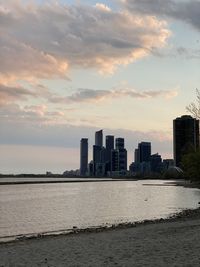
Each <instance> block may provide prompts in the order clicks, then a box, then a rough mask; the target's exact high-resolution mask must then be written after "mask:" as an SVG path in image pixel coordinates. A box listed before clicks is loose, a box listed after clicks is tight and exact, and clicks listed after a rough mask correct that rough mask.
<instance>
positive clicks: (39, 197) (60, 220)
mask: <svg viewBox="0 0 200 267" xmlns="http://www.w3.org/2000/svg"><path fill="white" fill-rule="evenodd" d="M147 183H148V184H150V185H151V186H149V185H143V184H144V182H143V181H123V182H96V183H67V184H32V185H28V184H25V185H1V186H0V214H1V217H0V237H3V236H11V235H18V234H30V233H39V232H48V231H59V230H61V229H71V228H73V226H77V227H79V228H85V227H88V226H98V225H103V224H105V223H108V224H113V223H119V222H128V221H130V222H133V221H140V220H144V219H154V218H161V217H167V216H169V215H170V214H172V213H174V212H177V211H178V210H180V209H185V208H196V207H197V206H198V202H199V198H200V190H198V189H188V188H183V187H180V186H178V187H176V186H158V181H148V182H147ZM147 183H146V182H145V184H147ZM159 183H160V184H161V185H162V184H163V183H164V182H163V181H159ZM153 184H157V185H155V186H154V185H153Z"/></svg>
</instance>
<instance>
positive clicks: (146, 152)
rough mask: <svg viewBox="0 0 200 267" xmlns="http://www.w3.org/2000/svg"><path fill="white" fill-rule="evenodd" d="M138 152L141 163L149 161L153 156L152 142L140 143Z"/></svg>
mask: <svg viewBox="0 0 200 267" xmlns="http://www.w3.org/2000/svg"><path fill="white" fill-rule="evenodd" d="M138 150H139V151H138V153H139V160H140V163H142V162H149V160H150V156H151V143H150V142H141V143H139V144H138Z"/></svg>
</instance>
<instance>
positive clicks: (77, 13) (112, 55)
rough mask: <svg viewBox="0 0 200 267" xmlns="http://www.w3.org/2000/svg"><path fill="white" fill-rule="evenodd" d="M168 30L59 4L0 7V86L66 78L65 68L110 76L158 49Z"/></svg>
mask: <svg viewBox="0 0 200 267" xmlns="http://www.w3.org/2000/svg"><path fill="white" fill-rule="evenodd" d="M169 35H170V32H169V30H168V28H167V24H166V22H165V21H163V20H158V19H156V18H155V17H152V16H139V15H137V14H135V13H134V12H128V11H123V10H122V11H113V10H111V9H110V8H108V7H107V6H105V5H103V4H101V3H98V4H96V6H88V5H80V4H79V5H74V6H68V5H66V4H61V3H60V2H50V3H49V2H47V3H46V4H44V3H43V4H36V3H34V2H31V3H28V4H26V2H25V1H22V0H21V1H20V0H7V1H2V0H1V1H0V59H1V65H0V82H4V83H5V81H9V80H17V79H26V80H31V79H38V78H55V77H61V78H67V74H68V70H69V69H70V68H77V67H78V68H96V69H98V70H99V71H101V72H107V73H112V72H113V71H114V70H115V68H116V67H117V66H119V65H126V64H130V63H131V62H134V61H135V60H137V59H139V58H142V57H144V56H146V55H149V54H150V53H151V50H152V49H153V48H155V47H158V48H160V47H163V46H165V44H166V41H167V39H168V37H169Z"/></svg>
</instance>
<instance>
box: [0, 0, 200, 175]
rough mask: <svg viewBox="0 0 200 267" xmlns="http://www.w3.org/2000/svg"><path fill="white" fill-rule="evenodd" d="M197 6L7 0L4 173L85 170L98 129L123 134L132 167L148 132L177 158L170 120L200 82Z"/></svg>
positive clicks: (1, 119) (1, 111)
mask: <svg viewBox="0 0 200 267" xmlns="http://www.w3.org/2000/svg"><path fill="white" fill-rule="evenodd" d="M158 7H159V8H158ZM199 10H200V2H199V1H196V0H192V1H189V0H184V1H183V0H176V1H175V0H171V1H159V0H155V1H148V0H144V1H137V0H125V1H117V0H116V1H106V0H102V1H93V0H86V1H71V0H60V1H43V0H37V1H20V0H19V1H18V0H7V1H1V0H0V19H1V21H2V23H1V25H0V34H1V38H0V59H1V67H0V124H1V128H0V172H2V173H23V172H34V173H45V172H46V171H47V170H49V171H52V172H54V173H62V172H64V171H65V170H66V169H68V170H69V169H78V168H79V154H80V153H79V144H80V139H81V138H82V137H84V136H87V137H88V138H89V140H91V141H89V142H91V143H89V145H90V144H92V143H93V140H94V136H93V133H94V132H96V131H97V130H98V129H104V133H105V135H109V133H112V134H113V135H114V136H122V137H124V138H125V140H126V148H127V150H128V151H129V154H128V165H129V164H130V162H132V161H133V152H132V151H133V150H134V148H136V147H137V144H138V143H139V142H141V140H148V141H149V142H151V143H152V148H153V149H154V150H153V151H152V153H156V152H158V151H159V153H160V154H161V155H162V158H172V157H173V156H172V155H173V144H172V141H173V124H172V121H173V119H174V118H176V117H178V116H181V115H183V114H187V112H186V110H185V107H186V106H187V105H188V104H189V103H190V102H191V101H193V100H194V99H195V88H198V86H199V84H200V76H199V71H198V70H199V59H200V53H199V51H200V49H199V45H200V23H199V19H198V18H199V15H200V14H199ZM130 151H131V152H130ZM91 155H92V150H90V151H89V158H91Z"/></svg>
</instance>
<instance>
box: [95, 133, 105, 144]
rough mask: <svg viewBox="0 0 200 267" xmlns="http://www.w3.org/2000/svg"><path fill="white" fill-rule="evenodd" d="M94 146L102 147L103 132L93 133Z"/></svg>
mask: <svg viewBox="0 0 200 267" xmlns="http://www.w3.org/2000/svg"><path fill="white" fill-rule="evenodd" d="M95 146H100V147H102V146H103V130H100V131H97V132H95Z"/></svg>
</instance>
